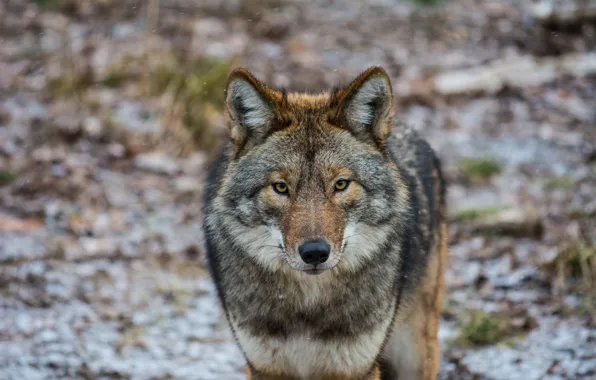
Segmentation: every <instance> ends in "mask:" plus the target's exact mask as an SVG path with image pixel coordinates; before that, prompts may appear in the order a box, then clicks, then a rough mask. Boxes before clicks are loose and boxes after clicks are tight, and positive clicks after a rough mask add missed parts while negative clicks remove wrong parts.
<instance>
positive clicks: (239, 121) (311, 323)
mask: <svg viewBox="0 0 596 380" xmlns="http://www.w3.org/2000/svg"><path fill="white" fill-rule="evenodd" d="M225 91H226V100H225V112H226V117H227V127H228V131H229V141H228V142H227V143H226V144H225V146H224V147H223V149H222V151H221V153H220V155H219V156H218V158H217V159H216V160H215V162H214V163H213V164H212V165H211V167H210V169H209V175H208V181H207V186H206V191H205V195H204V197H205V198H204V234H205V240H206V250H207V262H208V264H209V270H210V273H211V276H212V278H213V280H214V283H215V286H216V290H217V294H218V297H219V300H220V302H221V305H222V307H223V310H224V312H225V316H226V318H227V321H228V322H229V325H230V327H231V330H232V332H233V335H234V337H235V339H236V341H237V343H238V345H239V347H240V349H241V351H242V353H243V354H244V357H245V359H246V362H247V366H246V371H247V378H248V379H254V380H257V379H258V380H273V379H276V380H282V379H286V380H290V379H291V380H306V379H308V380H323V379H326V380H332V379H349V380H352V379H353V380H356V379H366V380H380V379H383V380H386V379H399V380H418V379H423V380H430V379H434V378H435V377H436V375H437V371H438V365H439V343H438V339H437V329H438V321H439V313H440V310H441V302H442V295H443V267H444V263H445V255H446V250H447V227H446V222H445V214H446V205H445V191H446V190H445V182H444V180H443V176H442V174H441V166H440V162H439V159H438V158H437V156H436V154H435V153H434V151H433V150H432V149H431V147H430V146H429V144H428V143H427V142H425V141H424V140H423V139H422V138H421V137H420V136H419V135H418V134H417V133H415V132H414V131H413V130H412V129H410V128H408V127H407V126H405V125H403V124H402V123H399V122H397V121H395V122H394V120H393V119H394V117H393V113H394V112H393V92H392V89H391V82H390V80H389V77H388V75H387V73H386V72H385V71H384V70H383V69H382V68H381V67H371V68H369V69H368V70H366V71H364V72H363V73H362V74H360V75H359V76H358V77H356V78H355V79H354V80H353V81H352V82H351V83H350V84H348V85H347V86H345V87H341V88H336V89H333V90H329V91H326V92H323V93H319V94H312V93H294V92H290V93H288V92H286V91H284V90H277V89H273V88H270V87H268V86H267V85H265V84H264V83H263V82H261V81H260V80H258V79H257V78H255V77H254V76H253V75H252V74H251V73H250V72H248V71H247V70H245V69H236V70H234V71H233V72H232V73H231V74H230V76H229V80H228V83H227V86H226V90H225Z"/></svg>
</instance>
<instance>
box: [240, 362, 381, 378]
mask: <svg viewBox="0 0 596 380" xmlns="http://www.w3.org/2000/svg"><path fill="white" fill-rule="evenodd" d="M246 380H298V378H296V377H292V376H279V375H265V374H259V373H257V372H256V371H255V370H253V369H251V368H250V366H246ZM320 380H347V379H346V377H345V376H337V375H330V376H323V377H321V378H320ZM354 380H381V370H380V369H379V366H378V365H375V367H374V368H373V369H372V370H371V371H370V372H369V373H368V374H367V375H365V376H364V377H360V378H354Z"/></svg>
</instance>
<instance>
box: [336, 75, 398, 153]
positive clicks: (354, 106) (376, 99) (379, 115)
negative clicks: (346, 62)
mask: <svg viewBox="0 0 596 380" xmlns="http://www.w3.org/2000/svg"><path fill="white" fill-rule="evenodd" d="M338 100H339V109H338V116H339V121H340V122H341V123H342V124H344V126H345V127H346V128H347V129H348V130H350V131H351V132H352V133H354V134H355V135H356V136H358V137H360V138H362V139H365V140H370V139H371V138H372V139H373V141H374V142H376V143H380V142H383V141H384V140H385V139H386V138H387V136H388V135H389V133H390V132H391V127H392V125H393V117H392V108H393V95H392V90H391V82H390V80H389V76H388V75H387V73H386V72H385V70H383V69H382V68H380V67H371V68H370V69H368V70H366V71H365V72H364V73H362V74H361V75H360V76H358V77H357V78H356V79H355V80H354V81H352V83H351V84H350V85H349V86H348V87H347V88H345V89H344V90H341V91H340V92H339V94H338Z"/></svg>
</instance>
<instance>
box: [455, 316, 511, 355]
mask: <svg viewBox="0 0 596 380" xmlns="http://www.w3.org/2000/svg"><path fill="white" fill-rule="evenodd" d="M507 330H508V324H507V322H506V321H505V320H503V319H501V318H500V317H499V316H497V315H494V314H488V313H485V312H482V311H478V310H475V311H473V312H472V313H470V315H469V316H468V320H467V321H466V323H465V324H464V325H463V326H462V327H461V329H460V331H459V334H458V336H457V338H456V339H455V343H457V344H459V345H461V346H485V345H489V344H495V343H498V342H500V341H502V340H504V338H505V337H506V335H507Z"/></svg>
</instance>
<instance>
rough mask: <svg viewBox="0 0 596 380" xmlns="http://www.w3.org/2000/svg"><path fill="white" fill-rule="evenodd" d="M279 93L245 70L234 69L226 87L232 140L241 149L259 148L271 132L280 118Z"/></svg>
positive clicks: (229, 128)
mask: <svg viewBox="0 0 596 380" xmlns="http://www.w3.org/2000/svg"><path fill="white" fill-rule="evenodd" d="M277 97H278V94H277V93H276V92H275V91H273V90H271V89H268V88H267V87H266V86H265V85H264V84H262V83H261V82H259V80H258V79H256V78H255V77H254V76H253V75H252V74H251V73H249V72H248V71H247V70H244V69H236V70H234V71H233V72H232V73H231V74H230V77H229V79H228V85H227V87H226V112H227V116H228V130H229V134H230V138H231V139H232V141H233V142H234V144H235V145H236V147H237V148H238V149H239V150H240V149H243V148H244V149H246V148H250V147H252V146H254V145H257V144H258V143H259V142H261V141H262V140H264V139H265V137H266V136H267V135H268V134H269V133H271V131H272V130H273V128H274V127H275V125H276V124H277V122H278V121H279V118H278V116H277V106H276V103H277V99H276V98H277Z"/></svg>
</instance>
